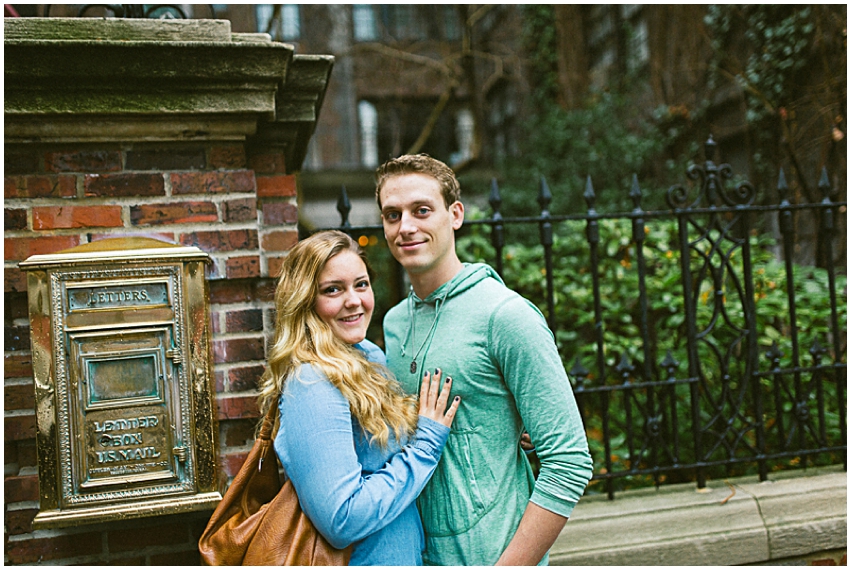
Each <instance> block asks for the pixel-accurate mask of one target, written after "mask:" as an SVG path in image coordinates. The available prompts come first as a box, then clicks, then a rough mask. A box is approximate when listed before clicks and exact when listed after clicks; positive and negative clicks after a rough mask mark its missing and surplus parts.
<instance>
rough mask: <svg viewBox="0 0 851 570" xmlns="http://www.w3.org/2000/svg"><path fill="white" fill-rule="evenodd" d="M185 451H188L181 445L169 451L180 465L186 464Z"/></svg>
mask: <svg viewBox="0 0 851 570" xmlns="http://www.w3.org/2000/svg"><path fill="white" fill-rule="evenodd" d="M187 451H188V450H187V449H186V446H183V445H181V446H180V447H175V448H174V449H172V450H171V452H172V453H173V454H174V456H175V457H177V460H178V461H180V462H181V463H186V453H187Z"/></svg>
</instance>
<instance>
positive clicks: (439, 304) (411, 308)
mask: <svg viewBox="0 0 851 570" xmlns="http://www.w3.org/2000/svg"><path fill="white" fill-rule="evenodd" d="M413 296H414V291H413V289H411V292H410V293H409V294H408V333H407V334H406V335H405V342H404V343H402V356H408V354H407V352H406V348H407V346H408V341H411V340H413V339H412V336H413V334H414V328H415V327H414V319H415V314H414V300H413ZM443 302H444V298H443V297H438V298H437V299H436V300H435V302H434V321H433V322H432V323H431V328H430V329H429V331H428V334H426V337H425V340H423V343H422V344H421V345H420V347H419V348H418V349H417V351H416V353H414V355H413V357H412V358H411V367H410V370H411V374H416V373H417V358H418V357H419V356H420V353H421V352H422V350H423V348H426V346H428V345H430V344H431V341H432V339H433V338H434V333H435V331H437V320H438V319H439V318H440V309H441V307H442V306H443ZM426 352H428V349H427V348H426Z"/></svg>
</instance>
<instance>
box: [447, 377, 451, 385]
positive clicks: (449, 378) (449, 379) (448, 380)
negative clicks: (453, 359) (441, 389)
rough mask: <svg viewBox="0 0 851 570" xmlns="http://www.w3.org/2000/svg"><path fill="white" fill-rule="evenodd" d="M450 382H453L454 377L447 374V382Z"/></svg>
mask: <svg viewBox="0 0 851 570" xmlns="http://www.w3.org/2000/svg"><path fill="white" fill-rule="evenodd" d="M450 382H452V377H451V376H447V377H446V383H447V384H449V383H450Z"/></svg>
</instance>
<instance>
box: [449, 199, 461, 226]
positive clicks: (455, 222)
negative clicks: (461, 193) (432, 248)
mask: <svg viewBox="0 0 851 570" xmlns="http://www.w3.org/2000/svg"><path fill="white" fill-rule="evenodd" d="M449 214H450V215H451V216H452V229H453V230H457V229H460V228H461V225H462V224H463V223H464V204H462V203H461V202H454V203H453V204H452V205H451V206H449Z"/></svg>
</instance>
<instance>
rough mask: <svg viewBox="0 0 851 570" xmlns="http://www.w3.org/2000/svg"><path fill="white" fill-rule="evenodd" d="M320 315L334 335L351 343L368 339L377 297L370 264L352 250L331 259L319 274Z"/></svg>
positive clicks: (317, 299)
mask: <svg viewBox="0 0 851 570" xmlns="http://www.w3.org/2000/svg"><path fill="white" fill-rule="evenodd" d="M318 286H319V293H318V295H317V297H316V314H317V315H319V318H320V319H322V320H323V321H324V322H325V323H326V324H327V325H328V326H329V327H331V331H332V332H333V333H334V335H335V336H336V337H337V338H339V339H340V340H342V341H343V342H345V343H347V344H357V343H359V342H360V341H362V340H363V339H364V338H366V329H367V327H368V326H369V321H370V319H372V309H373V308H374V307H375V298H374V297H373V294H372V286H371V284H370V282H369V275H368V274H367V272H366V265H364V263H363V260H362V259H361V258H360V257H359V256H358V255H357V254H356V253H354V252H352V251H343V252H340V253H338V254H337V255H335V256H334V257H332V258H331V259H329V260H328V263H326V264H325V268H324V269H323V270H322V271H321V272H320V273H319V283H318Z"/></svg>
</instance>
